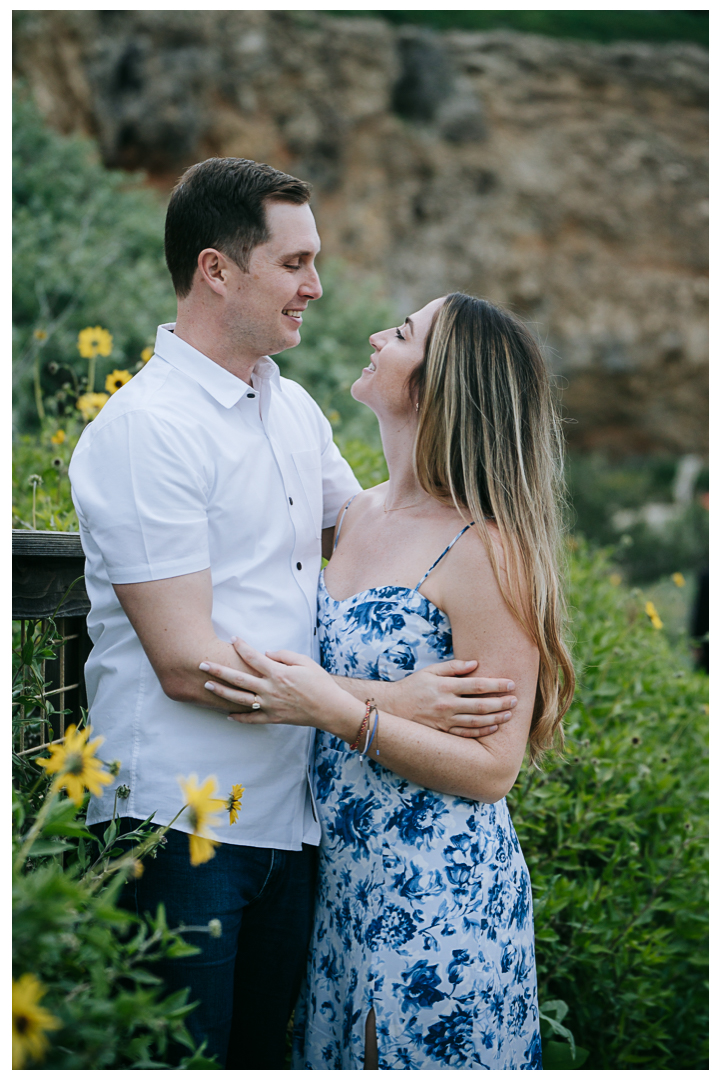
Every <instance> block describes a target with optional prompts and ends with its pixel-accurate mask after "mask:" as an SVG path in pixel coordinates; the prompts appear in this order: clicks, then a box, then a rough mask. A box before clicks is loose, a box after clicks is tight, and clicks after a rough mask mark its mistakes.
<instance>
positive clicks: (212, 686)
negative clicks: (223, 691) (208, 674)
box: [205, 682, 215, 690]
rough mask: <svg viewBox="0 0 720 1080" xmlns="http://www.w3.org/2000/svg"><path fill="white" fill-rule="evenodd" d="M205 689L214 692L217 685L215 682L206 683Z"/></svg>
mask: <svg viewBox="0 0 720 1080" xmlns="http://www.w3.org/2000/svg"><path fill="white" fill-rule="evenodd" d="M205 689H206V690H214V689H215V683H213V682H206V683H205Z"/></svg>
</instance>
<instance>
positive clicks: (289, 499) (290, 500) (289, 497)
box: [288, 495, 293, 506]
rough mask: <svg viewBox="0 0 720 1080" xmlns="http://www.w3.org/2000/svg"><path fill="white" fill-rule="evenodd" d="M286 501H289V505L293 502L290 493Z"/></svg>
mask: <svg viewBox="0 0 720 1080" xmlns="http://www.w3.org/2000/svg"><path fill="white" fill-rule="evenodd" d="M288 502H289V503H290V505H291V506H292V504H293V501H292V495H288Z"/></svg>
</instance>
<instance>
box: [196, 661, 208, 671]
mask: <svg viewBox="0 0 720 1080" xmlns="http://www.w3.org/2000/svg"><path fill="white" fill-rule="evenodd" d="M198 667H199V668H200V670H201V671H209V670H210V665H209V664H206V663H205V661H204V660H203V662H202V664H198Z"/></svg>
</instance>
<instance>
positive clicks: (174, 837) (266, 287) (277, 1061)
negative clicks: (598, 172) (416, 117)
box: [70, 158, 512, 1069]
mask: <svg viewBox="0 0 720 1080" xmlns="http://www.w3.org/2000/svg"><path fill="white" fill-rule="evenodd" d="M309 197H310V189H309V187H308V185H307V184H305V183H303V182H302V181H300V180H297V179H295V178H294V177H291V176H288V175H286V174H283V173H280V172H278V171H277V170H275V169H272V168H270V167H269V166H267V165H259V164H257V163H255V162H251V161H245V160H242V159H236V158H226V159H211V160H209V161H205V162H202V163H200V164H198V165H195V166H193V167H192V168H191V169H189V170H188V171H187V172H186V173H185V174H184V176H183V177H182V178H181V180H180V182H179V183H178V185H177V187H176V188H175V190H174V192H173V194H172V197H171V200H170V204H169V207H168V213H167V220H166V234H165V250H166V258H167V263H168V268H169V270H170V273H171V275H172V278H173V283H174V286H175V290H176V292H177V296H178V315H177V322H176V323H175V324H174V325H173V324H168V325H165V326H161V327H160V328H159V330H158V336H157V342H156V348H155V355H154V356H153V358H152V359H151V360H150V362H149V363H148V364H147V365H146V367H145V368H144V369H143V370H142V371H141V372H140V373H139V374H138V375H137V376H136V377H135V378H134V379H133V380H132V381H131V382H130V383H129V384H128V385H127V386H125V387H124V388H123V389H122V390H121V391H119V392H118V393H117V394H115V395H113V397H112V398H111V399H110V401H109V402H108V403H107V405H106V406H105V408H104V409H103V411H102V413H101V414H100V415H99V417H98V418H97V420H95V421H94V423H93V424H91V425H90V426H89V427H88V428H87V430H86V431H85V432H84V433H83V436H82V438H81V440H80V442H79V443H78V446H77V449H76V451H75V454H74V456H73V460H72V464H71V470H70V476H71V481H72V485H73V497H74V500H75V505H76V508H77V512H78V517H79V521H80V530H81V535H82V540H83V547H84V550H85V553H86V556H87V565H86V583H87V589H88V595H89V597H90V600H91V603H92V610H91V613H90V616H89V617H88V628H89V632H90V636H91V638H92V640H93V642H94V648H93V652H92V654H91V656H90V659H89V661H88V664H87V668H86V679H87V686H88V699H89V701H90V709H91V713H90V715H91V720H92V724H93V727H94V730H95V732H96V733H98V734H102V735H104V736H105V738H106V742H105V745H104V747H103V753H104V754H105V756H106V757H107V758H113V759H117V760H120V761H121V763H122V768H121V771H120V774H119V776H118V778H117V779H118V784H119V785H126V786H127V787H128V788H129V789H130V794H129V795H128V797H127V799H125V800H122V801H121V803H120V806H119V812H120V813H121V814H122V815H123V817H124V818H126V819H128V820H129V821H133V822H134V821H138V820H143V819H144V818H146V817H148V816H149V815H150V814H152V813H155V820H156V821H157V822H159V823H160V824H167V823H169V822H170V821H172V820H173V819H174V817H175V816H176V814H177V812H178V810H179V809H180V807H181V805H182V801H181V797H182V793H181V789H180V787H179V785H178V782H177V778H178V777H179V776H183V777H187V776H188V775H189V774H191V773H196V774H197V775H198V778H199V780H200V782H202V781H203V780H204V779H205V778H206V777H207V776H208V775H214V776H216V777H218V780H219V788H218V793H219V795H220V796H225V795H227V794H229V792H230V790H231V788H232V786H233V785H234V784H243V785H244V787H245V795H244V797H243V806H242V810H241V813H240V815H239V819H238V821H237V823H235V824H234V825H230V824H229V823H227V819H224V823H223V825H222V826H220V827H219V828H218V829H217V830H216V832H217V835H218V837H219V839H220V840H221V842H222V843H221V846H220V847H219V848H217V849H216V854H215V857H214V858H213V859H212V860H211V861H209V862H207V863H204V864H203V865H200V866H195V867H191V866H190V864H189V859H188V848H187V840H186V837H185V836H183V833H187V832H188V831H191V828H192V825H191V823H190V822H189V821H188V820H186V818H185V817H181V818H180V819H179V820H178V821H176V822H175V823H174V825H173V829H172V830H171V831H170V832H169V833H168V840H169V842H168V845H167V847H166V849H164V850H163V851H162V852H161V853H160V855H159V857H158V858H157V860H156V861H154V862H153V861H150V862H149V863H148V865H147V866H146V869H145V873H144V875H143V877H142V878H141V879H140V880H139V881H137V882H135V883H134V885H133V886H131V888H133V889H134V903H135V905H136V908H137V910H139V911H142V910H147V909H154V907H155V906H156V904H157V903H158V902H160V901H162V902H163V903H164V904H165V908H166V911H167V917H168V920H169V923H170V925H172V926H176V925H178V924H181V923H182V924H185V925H194V926H197V925H199V924H206V923H207V922H208V921H209V920H210V919H211V918H219V919H220V920H221V922H222V928H223V933H222V937H221V938H219V939H214V938H209V937H208V936H206V935H203V936H202V937H200V936H199V935H198V936H197V937H196V936H194V935H193V936H191V940H192V941H193V942H194V943H197V944H198V945H199V946H200V947H201V949H202V952H201V954H199V955H198V956H194V957H189V958H187V959H184V960H182V961H174V962H172V963H170V964H167V965H165V966H164V969H163V971H162V974H163V977H164V978H165V979H166V981H167V983H168V985H169V987H170V988H172V989H174V988H178V987H183V986H190V988H191V998H192V1000H199V1001H200V1006H199V1007H198V1009H197V1010H195V1012H193V1013H192V1014H191V1015H190V1017H189V1021H188V1026H189V1027H190V1030H191V1031H192V1033H193V1035H194V1036H195V1037H196V1039H197V1040H198V1041H207V1052H208V1053H215V1054H217V1055H218V1058H219V1060H220V1061H221V1062H222V1063H223V1064H224V1065H225V1067H227V1068H238V1069H251V1068H257V1069H270V1068H282V1067H283V1061H284V1033H285V1028H286V1025H287V1021H288V1018H289V1015H290V1012H291V1010H292V1007H293V1004H294V999H295V996H296V994H297V990H298V986H299V981H300V978H301V975H302V971H303V967H304V962H305V954H306V950H307V942H308V938H309V933H310V927H311V920H312V903H313V874H314V858H313V856H314V852H315V847H316V845H317V844H318V842H319V839H320V829H319V826H318V822H317V818H316V815H315V812H314V807H313V802H312V795H311V791H310V786H309V782H308V770H309V764H310V758H311V753H312V743H313V734H314V732H313V729H310V728H308V729H302V728H296V727H289V726H281V725H242V724H238V723H236V722H234V721H233V720H232V719H229V718H228V717H227V716H226V714H225V710H223V709H222V702H221V701H219V699H218V698H217V697H215V696H214V695H212V694H210V693H209V692H208V691H206V690H205V689H204V685H203V684H204V680H205V676H204V675H203V673H202V672H201V671H200V670H199V665H200V663H201V662H202V661H203V660H212V661H215V662H219V663H223V664H227V665H230V666H234V667H236V668H240V667H242V662H241V661H240V659H239V657H238V656H237V654H236V652H235V650H234V649H233V647H232V645H231V644H230V643H229V642H230V638H231V637H232V636H233V635H235V634H237V635H239V636H241V637H243V638H244V639H245V640H247V641H248V642H250V643H251V644H252V645H254V646H255V647H256V648H258V649H261V650H265V649H271V648H274V649H291V650H293V651H295V652H299V653H305V654H306V655H311V656H314V657H315V658H317V630H316V610H315V596H316V589H317V579H318V574H319V570H320V556H321V545H322V547H323V549H324V551H325V552H326V554H329V548H330V541H331V537H332V530H333V525H334V523H335V519H336V516H337V514H338V511H339V509H340V507H341V506H342V505H343V503H344V502H345V501H346V500H347V499H348V498H349V497H350V496H351V495H353V494H354V493H355V492H356V491H357V490H358V489H359V486H358V484H357V481H356V480H355V478H354V476H353V475H352V472H351V470H350V468H349V467H348V465H347V464H346V463H345V462H344V461H343V459H342V458H341V456H340V454H339V452H338V450H337V448H336V447H335V445H334V443H333V440H332V432H331V429H330V425H329V424H328V422H327V420H326V419H325V417H324V416H323V415H322V413H321V412H320V410H319V409H318V407H317V406H316V405H315V404H314V402H313V401H312V399H311V398H310V397H309V395H308V394H307V393H306V392H305V391H304V390H303V389H302V388H301V387H300V386H298V385H297V384H296V383H293V382H290V381H289V380H286V379H281V378H280V376H279V373H278V368H277V365H276V364H275V363H274V362H273V361H272V360H270V359H269V356H268V354H274V353H279V352H282V351H283V350H285V349H288V348H292V347H293V346H294V345H297V344H298V343H299V341H300V327H301V325H302V314H303V312H304V310H305V309H306V308H307V305H308V303H309V302H310V301H311V300H314V299H317V298H318V297H320V296H321V295H322V290H321V286H320V281H319V278H318V275H317V271H316V269H315V258H316V256H317V254H318V252H319V250H320V241H319V237H318V234H317V230H316V227H315V221H314V218H313V215H312V212H311V210H310V207H309V205H308V202H309ZM472 667H474V665H462V664H461V663H459V662H456V661H451V662H450V663H449V664H444V665H439V666H438V667H436V668H434V669H433V670H432V671H428V672H425V673H418V674H417V675H414V676H411V677H410V678H408V679H407V680H404V681H403V683H402V684H400V685H398V684H373V692H374V693H375V696H376V698H377V700H378V703H380V704H382V705H383V706H384V707H386V708H388V709H390V710H391V711H394V712H396V713H398V714H399V715H406V716H412V717H413V718H416V719H419V720H421V721H422V722H426V723H433V722H435V723H438V724H439V725H440V726H444V727H445V729H447V730H449V729H450V728H451V727H452V726H453V725H455V726H456V727H457V726H462V725H463V724H465V723H469V722H472V721H473V718H474V720H475V721H478V722H480V723H483V722H484V723H486V724H487V723H490V722H492V723H497V722H501V721H500V720H499V719H498V717H494V718H493V716H492V715H484V716H483V715H482V714H483V713H485V714H494V713H496V712H498V710H500V709H507V708H511V707H512V699H508V698H505V699H502V700H501V699H499V698H497V697H495V698H488V699H486V700H480V699H477V698H475V699H474V700H469V699H468V698H467V697H463V696H460V695H461V692H462V693H463V694H476V695H477V694H482V693H484V692H487V691H489V690H496V691H498V692H501V693H502V692H504V690H505V688H506V684H505V683H502V685H500V684H496V683H493V684H491V683H490V682H489V681H488V680H480V679H474V680H472V679H471V680H467V681H465V680H463V681H462V682H460V680H459V679H457V678H452V676H453V675H456V674H464V673H466V672H467V671H469V670H471V669H472ZM349 688H351V689H353V690H354V692H355V693H356V694H357V696H359V697H362V698H364V697H366V696H367V693H368V688H367V683H362V684H359V685H358V686H356V687H354V688H353V687H351V686H350V687H349ZM114 799H115V793H114V792H113V791H109V792H108V793H107V794H106V795H104V796H103V797H102V798H98V799H93V800H92V802H91V806H90V810H89V814H88V822H89V823H90V824H96V823H99V822H102V821H106V820H107V819H109V818H110V817H111V816H112V812H113V803H114Z"/></svg>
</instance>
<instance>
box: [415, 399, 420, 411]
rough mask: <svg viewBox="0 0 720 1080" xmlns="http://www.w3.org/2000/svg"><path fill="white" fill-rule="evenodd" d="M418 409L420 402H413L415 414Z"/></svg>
mask: <svg viewBox="0 0 720 1080" xmlns="http://www.w3.org/2000/svg"><path fill="white" fill-rule="evenodd" d="M419 408H420V402H419V401H416V402H415V412H417V411H418V409H419Z"/></svg>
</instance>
